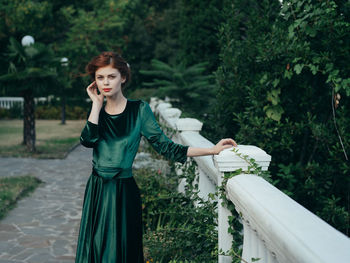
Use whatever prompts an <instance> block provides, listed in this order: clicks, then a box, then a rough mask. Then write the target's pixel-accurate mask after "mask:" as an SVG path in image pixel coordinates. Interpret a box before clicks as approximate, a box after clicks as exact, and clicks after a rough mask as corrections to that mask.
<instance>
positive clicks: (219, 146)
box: [212, 138, 237, 154]
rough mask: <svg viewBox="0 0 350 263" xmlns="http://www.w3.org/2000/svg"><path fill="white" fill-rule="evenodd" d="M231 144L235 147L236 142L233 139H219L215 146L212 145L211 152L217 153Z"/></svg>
mask: <svg viewBox="0 0 350 263" xmlns="http://www.w3.org/2000/svg"><path fill="white" fill-rule="evenodd" d="M232 146H234V147H237V143H236V142H235V141H234V140H233V139H231V138H227V139H221V140H220V141H219V142H218V143H217V144H216V145H215V146H213V147H212V150H213V154H219V153H220V152H221V151H222V150H223V149H227V148H231V147H232Z"/></svg>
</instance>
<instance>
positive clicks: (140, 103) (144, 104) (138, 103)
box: [128, 98, 149, 107]
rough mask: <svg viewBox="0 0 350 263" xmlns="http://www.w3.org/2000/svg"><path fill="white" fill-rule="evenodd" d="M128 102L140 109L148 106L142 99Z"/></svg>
mask: <svg viewBox="0 0 350 263" xmlns="http://www.w3.org/2000/svg"><path fill="white" fill-rule="evenodd" d="M128 101H129V102H130V104H133V105H137V106H141V107H145V106H148V105H149V104H148V102H147V101H145V100H143V99H129V98H128Z"/></svg>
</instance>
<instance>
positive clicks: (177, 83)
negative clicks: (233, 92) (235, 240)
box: [140, 59, 215, 114]
mask: <svg viewBox="0 0 350 263" xmlns="http://www.w3.org/2000/svg"><path fill="white" fill-rule="evenodd" d="M207 65H208V63H207V62H202V63H198V64H195V65H192V66H190V67H186V66H185V65H184V64H183V63H180V64H176V65H169V64H167V63H164V62H162V61H160V60H157V59H153V60H152V69H151V70H140V73H141V74H144V75H150V76H154V79H153V82H150V83H143V85H144V86H146V87H156V88H158V90H157V91H158V93H157V96H159V97H165V96H169V97H171V98H174V99H179V100H180V101H181V103H182V105H183V106H185V105H186V106H185V107H186V110H188V109H190V111H191V112H196V113H197V114H198V113H205V112H206V111H207V110H208V104H210V103H211V102H212V101H213V98H214V94H215V85H214V84H211V82H212V80H213V76H212V75H208V74H205V71H206V66H207Z"/></svg>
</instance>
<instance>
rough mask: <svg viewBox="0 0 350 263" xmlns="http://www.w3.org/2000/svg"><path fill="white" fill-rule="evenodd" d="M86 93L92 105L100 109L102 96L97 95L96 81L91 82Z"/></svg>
mask: <svg viewBox="0 0 350 263" xmlns="http://www.w3.org/2000/svg"><path fill="white" fill-rule="evenodd" d="M86 91H87V93H88V95H89V97H90V99H91V100H92V102H93V103H96V104H98V105H99V106H101V107H102V104H103V99H104V95H103V94H102V93H100V95H98V94H97V84H96V81H94V82H92V83H91V84H90V85H89V86H88V87H87V88H86Z"/></svg>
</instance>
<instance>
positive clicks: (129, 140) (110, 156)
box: [75, 99, 189, 263]
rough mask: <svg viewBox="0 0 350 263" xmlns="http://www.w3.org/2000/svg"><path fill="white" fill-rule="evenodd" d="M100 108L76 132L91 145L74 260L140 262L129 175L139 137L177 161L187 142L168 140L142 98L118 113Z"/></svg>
mask: <svg viewBox="0 0 350 263" xmlns="http://www.w3.org/2000/svg"><path fill="white" fill-rule="evenodd" d="M104 106H105V105H104ZM104 106H103V107H102V109H101V111H100V114H99V123H98V124H94V123H92V122H90V121H87V122H86V125H85V127H84V128H83V130H82V132H81V136H80V142H81V144H82V145H84V146H85V147H88V148H93V160H92V172H91V175H90V177H89V179H88V181H87V184H86V189H85V194H84V203H83V208H82V217H81V221H80V230H79V237H78V243H77V251H76V258H75V262H76V263H93V262H94V263H114V262H118V263H139V262H140V263H141V262H142V263H143V262H144V257H143V245H142V208H141V197H140V190H139V188H138V186H137V184H136V182H135V180H134V177H133V174H132V164H133V161H134V158H135V155H136V153H137V150H138V148H139V143H140V140H141V136H144V137H145V138H146V139H147V140H148V142H150V143H151V145H152V146H153V148H154V149H155V150H156V151H157V152H158V153H160V154H162V155H164V156H165V157H166V158H168V159H171V160H173V161H177V162H181V163H185V161H186V160H187V149H188V147H189V146H185V145H181V144H177V143H175V142H173V141H172V140H171V139H169V138H168V137H167V136H166V135H165V134H164V133H163V131H162V130H161V129H160V127H159V125H158V123H157V121H156V118H155V116H154V114H153V112H152V110H151V108H150V106H149V104H148V103H147V102H145V101H143V100H132V99H128V100H127V103H126V107H125V109H124V111H123V112H122V113H120V114H113V115H110V114H108V113H107V112H106V111H105V110H104Z"/></svg>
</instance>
